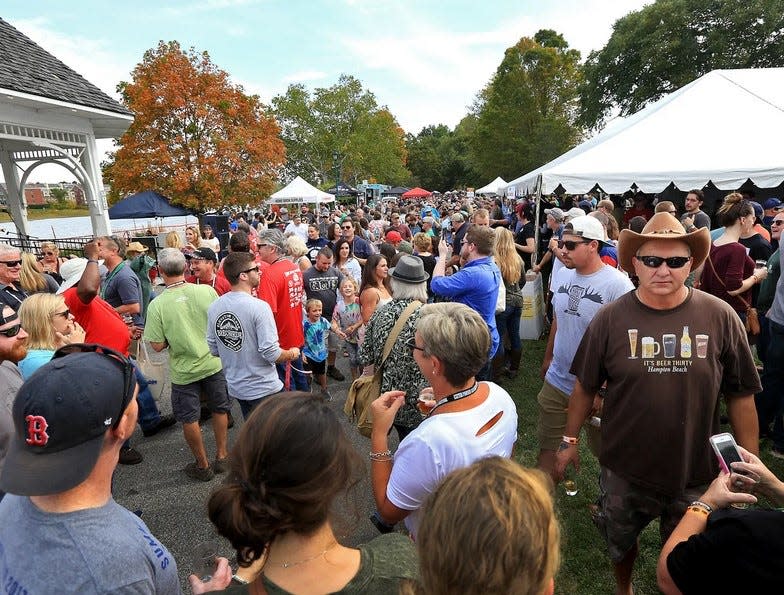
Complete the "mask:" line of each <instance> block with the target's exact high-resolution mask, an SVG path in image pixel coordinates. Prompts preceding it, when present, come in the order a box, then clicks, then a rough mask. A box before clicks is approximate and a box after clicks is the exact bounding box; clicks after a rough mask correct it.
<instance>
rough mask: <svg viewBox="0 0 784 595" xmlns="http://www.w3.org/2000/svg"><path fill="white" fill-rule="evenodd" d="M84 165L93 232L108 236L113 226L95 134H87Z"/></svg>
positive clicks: (86, 197)
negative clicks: (110, 219) (110, 220)
mask: <svg viewBox="0 0 784 595" xmlns="http://www.w3.org/2000/svg"><path fill="white" fill-rule="evenodd" d="M82 167H84V169H85V171H86V172H87V176H88V178H89V179H88V180H86V182H87V183H86V184H84V190H85V199H86V200H87V206H88V207H89V209H90V222H91V223H92V226H93V234H95V236H96V237H98V236H107V235H110V234H111V233H112V226H111V223H110V222H109V207H108V205H107V204H106V190H104V187H103V177H102V175H101V167H100V164H99V162H98V147H97V146H96V144H95V136H94V135H92V134H88V135H87V143H86V146H85V151H84V153H82Z"/></svg>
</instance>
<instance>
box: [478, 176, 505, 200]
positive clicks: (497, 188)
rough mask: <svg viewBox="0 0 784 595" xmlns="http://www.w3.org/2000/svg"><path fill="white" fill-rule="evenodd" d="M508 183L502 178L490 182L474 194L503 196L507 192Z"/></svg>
mask: <svg viewBox="0 0 784 595" xmlns="http://www.w3.org/2000/svg"><path fill="white" fill-rule="evenodd" d="M506 185H507V184H506V182H504V179H503V178H502V177H501V176H498V177H497V178H496V179H495V180H493V181H492V182H490V183H489V184H488V185H487V186H482V187H481V188H479V189H478V190H474V194H498V195H499V196H503V195H504V194H505V192H506Z"/></svg>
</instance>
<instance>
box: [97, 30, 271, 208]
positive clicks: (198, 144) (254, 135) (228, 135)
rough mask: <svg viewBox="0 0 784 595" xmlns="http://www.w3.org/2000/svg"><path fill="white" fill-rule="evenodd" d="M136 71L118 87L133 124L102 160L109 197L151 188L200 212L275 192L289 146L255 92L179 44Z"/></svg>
mask: <svg viewBox="0 0 784 595" xmlns="http://www.w3.org/2000/svg"><path fill="white" fill-rule="evenodd" d="M132 76H133V80H132V81H131V82H122V83H120V84H119V86H118V91H119V92H120V93H121V94H122V99H123V103H124V104H125V105H126V106H127V107H128V108H129V109H131V110H132V111H133V112H134V114H135V117H134V121H133V123H132V124H131V126H130V128H128V130H127V131H126V133H125V134H124V135H123V136H122V138H120V141H119V148H118V149H117V151H116V152H115V153H114V155H113V156H112V157H111V158H110V159H109V162H108V163H107V164H105V165H104V177H105V178H106V180H107V182H108V183H109V184H111V193H110V195H109V199H110V202H113V201H116V200H117V199H119V198H120V197H122V196H124V195H126V194H128V193H131V192H138V191H140V190H147V189H152V190H156V191H157V192H160V193H161V194H163V195H165V196H167V197H168V198H170V199H171V200H172V202H175V203H177V204H181V205H184V206H187V207H191V208H194V209H199V210H201V209H207V208H216V207H220V206H223V205H227V204H245V203H251V204H258V203H259V202H261V201H262V200H263V199H264V198H266V197H267V196H269V194H270V193H271V192H272V190H273V189H274V186H275V181H276V178H277V173H278V169H279V168H280V167H281V166H282V164H283V163H284V161H285V148H284V146H283V143H282V142H281V140H280V138H279V137H278V133H279V130H280V129H279V128H278V126H277V124H276V123H275V120H274V119H273V118H272V117H271V116H270V115H269V114H268V110H267V108H266V107H265V106H264V105H263V104H262V103H261V102H260V101H259V98H258V97H257V96H255V95H246V94H245V93H244V92H243V89H242V87H240V86H238V85H233V84H232V83H231V82H230V81H229V75H228V74H227V73H226V72H224V71H223V70H220V69H219V68H218V67H217V66H215V65H214V64H213V63H212V62H211V61H210V57H209V55H208V54H207V53H206V52H204V53H201V54H200V53H197V52H196V51H195V50H194V49H192V48H191V49H190V50H189V51H188V52H185V51H183V50H182V49H181V48H180V45H179V44H178V43H177V42H176V41H171V42H169V43H164V42H160V43H159V44H158V46H157V47H156V48H153V49H151V50H148V51H147V52H145V54H144V58H143V60H142V62H141V63H139V64H138V65H137V66H136V68H134V70H133V73H132Z"/></svg>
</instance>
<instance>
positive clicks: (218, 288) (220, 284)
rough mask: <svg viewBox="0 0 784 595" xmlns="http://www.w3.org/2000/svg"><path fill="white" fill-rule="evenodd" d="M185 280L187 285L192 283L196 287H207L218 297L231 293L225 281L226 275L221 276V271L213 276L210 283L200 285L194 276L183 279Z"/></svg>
mask: <svg viewBox="0 0 784 595" xmlns="http://www.w3.org/2000/svg"><path fill="white" fill-rule="evenodd" d="M185 280H186V281H187V282H188V283H194V284H196V285H209V286H210V287H212V288H213V289H214V290H215V293H217V294H218V295H223V294H224V293H229V292H230V291H231V285H230V284H229V282H228V280H227V279H226V275H224V274H222V272H221V271H218V273H216V274H215V278H214V279H213V280H212V283H202V282H201V281H199V279H197V278H196V276H195V275H191V276H190V277H185Z"/></svg>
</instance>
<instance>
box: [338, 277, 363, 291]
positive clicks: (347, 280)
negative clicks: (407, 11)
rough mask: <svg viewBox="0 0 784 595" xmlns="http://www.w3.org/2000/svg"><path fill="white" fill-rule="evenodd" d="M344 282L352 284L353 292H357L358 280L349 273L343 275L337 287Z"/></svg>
mask: <svg viewBox="0 0 784 595" xmlns="http://www.w3.org/2000/svg"><path fill="white" fill-rule="evenodd" d="M346 283H351V284H352V285H353V286H354V293H355V294H358V293H359V282H358V281H357V280H356V279H354V277H352V276H351V275H343V280H342V281H341V282H340V285H339V286H338V289H340V288H341V287H343V286H344V285H345V284H346Z"/></svg>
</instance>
